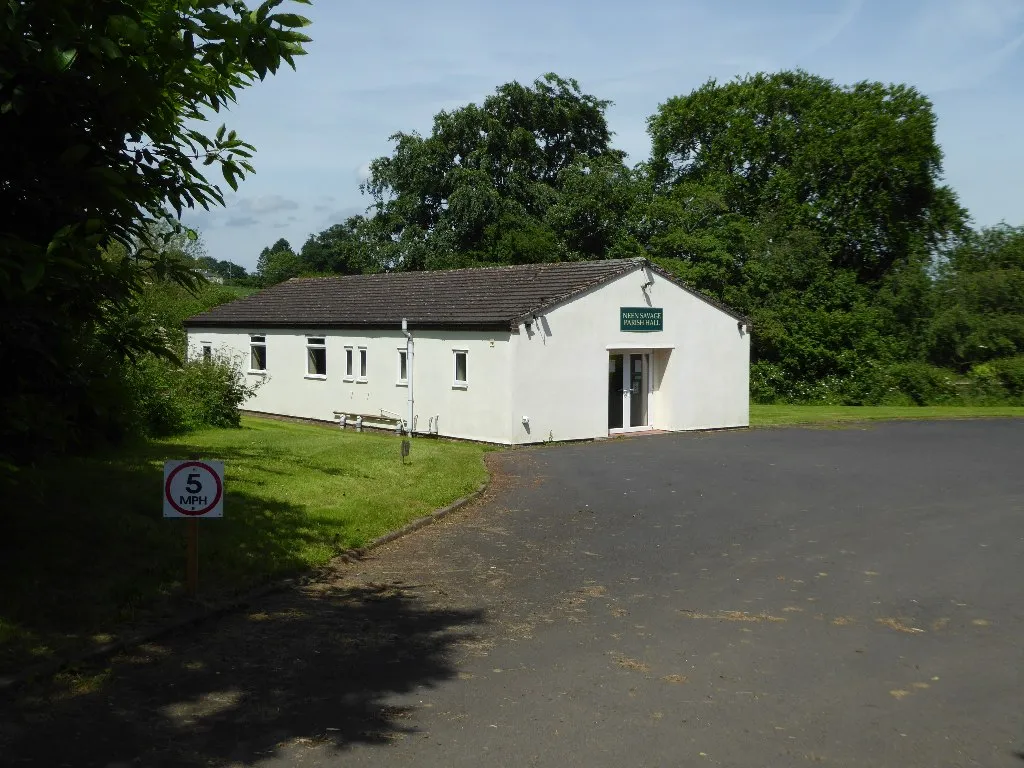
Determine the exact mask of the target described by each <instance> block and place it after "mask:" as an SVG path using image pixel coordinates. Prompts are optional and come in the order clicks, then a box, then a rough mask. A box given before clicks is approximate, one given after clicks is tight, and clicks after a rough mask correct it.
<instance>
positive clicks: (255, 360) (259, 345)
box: [249, 336, 267, 373]
mask: <svg viewBox="0 0 1024 768" xmlns="http://www.w3.org/2000/svg"><path fill="white" fill-rule="evenodd" d="M266 370H267V337H266V336H250V337H249V372H250V373H263V372H264V371H266Z"/></svg>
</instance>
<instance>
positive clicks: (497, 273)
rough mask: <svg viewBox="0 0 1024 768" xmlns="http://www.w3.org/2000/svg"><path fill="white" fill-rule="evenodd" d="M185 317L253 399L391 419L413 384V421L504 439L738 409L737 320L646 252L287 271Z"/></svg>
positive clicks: (300, 410)
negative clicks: (508, 262) (421, 267)
mask: <svg viewBox="0 0 1024 768" xmlns="http://www.w3.org/2000/svg"><path fill="white" fill-rule="evenodd" d="M403 319H406V320H407V321H408V329H409V336H410V337H411V338H410V339H407V337H406V335H405V334H404V333H403V331H402V320H403ZM186 328H187V330H188V338H189V354H190V356H194V357H198V356H201V355H203V354H204V353H205V354H207V355H209V354H227V355H231V356H233V357H235V358H237V359H241V360H243V361H244V366H243V367H247V368H248V370H247V375H248V376H250V377H260V378H261V379H263V384H262V386H261V387H260V388H259V390H258V392H257V394H256V395H255V397H253V398H252V399H251V400H250V401H248V403H247V404H246V408H248V409H250V410H252V411H255V412H263V413H271V414H280V415H285V416H294V417H301V418H307V419H319V420H323V421H331V420H334V419H335V418H337V416H338V414H345V415H346V417H347V418H348V420H349V423H351V421H352V420H353V419H355V418H356V417H357V416H361V417H362V418H363V420H364V421H365V423H367V424H370V425H372V424H385V423H387V421H388V419H393V420H402V422H403V423H404V422H407V421H408V414H409V413H410V402H409V399H410V397H412V400H413V403H412V407H411V411H412V413H414V417H413V425H414V430H415V432H416V433H424V434H426V433H432V434H438V435H442V436H448V437H457V438H466V439H471V440H482V441H486V442H491V443H501V444H506V445H515V444H522V443H535V442H543V441H547V440H580V439H591V438H600V437H606V436H608V435H609V434H611V435H614V434H617V433H622V432H632V431H642V430H690V429H709V428H720V427H739V426H746V425H747V424H748V416H749V405H748V403H749V397H748V388H749V363H750V336H749V332H750V324H749V321H748V320H747V319H746V318H744V317H743V316H741V315H738V314H736V313H734V312H732V311H731V310H729V309H727V308H725V307H723V306H721V305H720V304H718V303H717V302H715V301H714V300H712V299H710V298H707V297H705V296H703V295H701V294H699V293H697V292H695V291H693V290H692V289H690V288H688V287H686V286H685V285H683V284H681V283H679V282H678V281H677V280H675V279H674V278H673V277H672V276H671V275H669V274H668V273H666V272H664V271H663V270H661V269H659V268H658V267H656V266H654V265H652V264H650V263H648V262H647V261H645V260H643V259H623V260H605V261H590V262H563V263H558V264H530V265H522V266H512V267H489V268H484V269H462V270H450V271H443V272H404V273H392V274H377V275H353V276H338V277H320V278H298V279H294V280H289V281H287V282H285V283H281V284H280V285H276V286H274V287H272V288H268V289H267V290H265V291H261V292H260V293H258V294H255V295H253V296H249V297H247V298H244V299H240V300H238V301H234V302H231V303H230V304H224V305H222V306H219V307H216V308H215V309H213V310H211V311H209V312H206V313H204V314H201V315H197V316H195V317H192V318H190V319H189V320H188V321H187V322H186ZM409 352H411V357H410V355H409ZM410 374H411V376H410ZM392 423H393V422H392Z"/></svg>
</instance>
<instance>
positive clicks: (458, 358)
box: [452, 349, 469, 389]
mask: <svg viewBox="0 0 1024 768" xmlns="http://www.w3.org/2000/svg"><path fill="white" fill-rule="evenodd" d="M454 352H455V383H454V384H453V385H452V386H454V387H459V388H461V389H465V388H466V387H467V386H468V385H467V381H468V379H467V378H466V358H467V357H469V353H468V352H467V351H466V350H464V349H456V350H454Z"/></svg>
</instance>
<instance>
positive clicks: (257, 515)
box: [0, 417, 486, 672]
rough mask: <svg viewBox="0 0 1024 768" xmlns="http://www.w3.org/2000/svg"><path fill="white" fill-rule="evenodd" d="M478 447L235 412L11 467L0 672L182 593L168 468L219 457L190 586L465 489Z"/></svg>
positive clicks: (78, 642)
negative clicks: (238, 416)
mask: <svg viewBox="0 0 1024 768" xmlns="http://www.w3.org/2000/svg"><path fill="white" fill-rule="evenodd" d="M483 452H484V448H483V447H481V446H479V445H471V444H467V443H451V442H441V441H435V440H416V441H415V442H414V444H413V450H412V454H411V456H410V461H409V463H408V464H407V465H403V464H402V460H401V457H400V454H399V441H398V439H397V438H395V437H393V436H390V435H376V434H366V433H364V434H355V433H351V432H341V431H340V430H338V429H337V428H334V429H331V428H328V427H318V426H309V425H304V424H293V423H287V422H281V421H273V420H269V419H258V418H251V417H249V418H245V419H243V424H242V428H241V429H213V430H206V431H202V432H196V433H193V434H190V435H187V436H185V437H181V438H172V439H165V440H153V441H147V442H145V443H141V444H138V445H134V446H131V447H128V448H123V449H120V450H118V451H117V452H112V453H108V454H106V455H97V456H93V457H87V458H79V459H71V460H63V461H60V462H55V463H53V464H52V465H49V466H44V467H39V468H34V469H32V470H28V471H24V472H21V473H20V474H19V476H18V481H17V485H16V486H15V487H14V489H13V490H8V491H7V493H6V495H5V500H6V501H7V502H8V503H7V504H6V507H7V508H6V510H5V512H6V513H7V514H6V519H5V521H4V522H5V528H6V529H7V530H6V532H5V536H4V537H2V539H0V581H2V583H3V584H4V585H5V587H4V589H3V590H2V591H0V672H4V671H6V672H11V671H14V670H16V669H18V668H19V667H21V666H22V665H24V664H28V663H32V662H38V661H43V660H45V659H47V658H49V657H52V656H53V655H54V654H60V653H63V652H66V651H71V650H81V649H83V648H87V647H88V646H89V645H90V644H101V643H104V642H108V641H110V640H112V639H114V637H115V636H116V633H117V632H118V631H121V630H123V629H124V628H125V626H126V625H130V624H131V623H132V622H135V621H137V620H139V619H146V618H154V617H157V616H159V615H160V614H161V613H167V612H173V611H174V610H176V609H177V607H179V601H180V600H181V590H182V579H183V575H184V551H185V538H184V531H185V527H184V521H183V520H164V519H163V518H162V517H161V515H162V511H161V510H162V488H161V485H162V479H163V462H164V461H165V460H167V459H178V458H189V457H191V456H193V455H198V456H201V457H203V458H209V459H222V460H223V461H224V463H225V475H226V477H225V490H226V494H225V501H224V518H223V519H222V520H208V521H201V522H200V591H201V594H203V595H207V596H212V595H217V594H222V595H223V594H226V593H231V592H237V591H239V590H243V589H245V588H248V587H251V586H253V585H256V584H259V583H261V582H265V581H267V580H269V579H272V578H274V577H281V576H284V575H286V574H289V573H294V572H297V571H301V570H304V569H307V568H310V567H316V566H319V565H323V564H324V563H326V562H327V561H328V560H330V558H331V557H332V556H333V555H335V554H336V553H337V552H338V551H339V550H343V549H349V548H355V547H359V546H361V545H363V544H365V543H367V542H368V541H370V540H372V539H374V538H376V537H378V536H380V535H382V534H384V533H387V532H388V531H391V530H394V529H395V528H398V527H400V526H402V525H404V524H405V523H407V522H409V521H410V520H413V519H415V518H417V517H421V516H422V515H425V514H428V513H429V512H431V511H432V510H434V509H437V508H438V507H442V506H445V505H447V504H449V503H451V502H452V501H454V500H455V499H457V498H459V497H461V496H464V495H466V494H468V493H470V492H471V491H473V490H475V489H476V488H477V487H478V486H479V485H480V483H481V482H483V480H484V479H485V478H486V470H485V468H484V464H483V460H482V459H483Z"/></svg>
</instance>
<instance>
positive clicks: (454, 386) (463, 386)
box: [452, 381, 469, 389]
mask: <svg viewBox="0 0 1024 768" xmlns="http://www.w3.org/2000/svg"><path fill="white" fill-rule="evenodd" d="M452 389H469V384H467V383H466V382H464V381H456V382H455V383H454V384H452Z"/></svg>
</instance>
